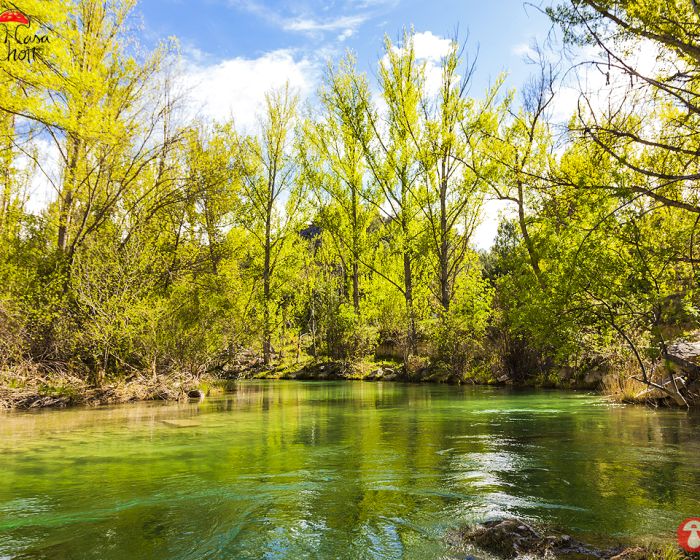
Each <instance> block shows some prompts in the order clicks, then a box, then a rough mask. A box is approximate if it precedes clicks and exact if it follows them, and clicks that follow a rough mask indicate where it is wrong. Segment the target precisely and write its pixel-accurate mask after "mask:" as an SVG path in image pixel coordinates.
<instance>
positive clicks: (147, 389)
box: [0, 359, 669, 410]
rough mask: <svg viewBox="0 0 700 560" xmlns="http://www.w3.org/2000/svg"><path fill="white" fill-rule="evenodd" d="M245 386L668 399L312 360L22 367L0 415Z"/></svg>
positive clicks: (586, 380)
mask: <svg viewBox="0 0 700 560" xmlns="http://www.w3.org/2000/svg"><path fill="white" fill-rule="evenodd" d="M244 380H298V381H367V382H374V381H387V382H394V381H398V382H405V383H440V384H450V385H462V384H470V385H484V386H511V387H522V388H546V389H560V390H575V391H582V390H585V391H594V392H597V393H600V394H601V395H603V396H606V397H607V398H609V399H610V400H611V401H613V402H619V403H625V404H645V405H653V406H664V405H666V404H669V403H668V402H667V401H668V398H667V396H665V395H663V394H660V393H659V392H650V391H648V390H646V388H645V386H644V385H643V384H642V383H640V382H639V381H635V380H633V379H631V378H627V377H625V380H624V382H622V381H620V380H618V378H617V377H615V376H613V375H608V376H601V375H591V374H590V373H589V374H586V375H574V374H569V375H563V376H562V375H553V376H547V375H540V376H535V377H532V376H528V377H526V379H525V380H524V381H518V380H514V379H512V378H510V377H508V376H502V377H499V378H494V377H492V376H489V375H486V374H478V373H477V374H474V375H471V376H466V377H465V376H458V375H455V374H453V373H451V372H449V371H446V370H444V369H438V368H430V367H423V368H417V369H416V370H414V371H408V372H407V371H406V369H405V368H404V366H403V364H401V363H399V362H396V361H391V360H364V361H359V362H354V363H345V362H339V361H313V360H311V359H308V360H306V361H301V362H294V363H287V364H280V365H277V366H263V365H262V364H260V363H248V364H244V365H242V366H239V367H238V368H237V369H236V370H233V371H226V370H222V371H219V372H217V373H206V374H201V373H200V374H197V375H195V374H192V373H187V372H176V373H173V372H169V373H157V374H155V375H154V374H152V373H151V372H135V373H133V374H131V375H129V376H125V377H121V378H111V379H106V380H102V381H101V382H100V383H99V384H97V383H94V382H92V383H91V382H89V381H87V380H86V379H85V377H84V376H80V375H77V374H75V373H72V372H70V371H69V370H68V369H66V368H59V367H52V368H51V367H47V366H45V365H44V366H41V367H40V366H38V365H23V366H22V367H19V368H15V369H12V370H8V369H5V370H0V410H2V409H17V410H29V409H38V408H65V407H69V406H79V405H84V406H101V405H112V404H122V403H129V402H138V401H158V400H160V401H182V400H187V399H189V398H204V397H206V396H211V395H213V394H220V393H222V392H224V391H225V390H226V386H227V385H228V384H230V383H234V382H237V381H244Z"/></svg>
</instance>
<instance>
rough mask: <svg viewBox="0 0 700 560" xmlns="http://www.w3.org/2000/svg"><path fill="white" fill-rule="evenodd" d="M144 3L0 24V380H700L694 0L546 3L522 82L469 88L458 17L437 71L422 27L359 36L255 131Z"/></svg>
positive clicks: (270, 100) (85, 6) (631, 391)
mask: <svg viewBox="0 0 700 560" xmlns="http://www.w3.org/2000/svg"><path fill="white" fill-rule="evenodd" d="M2 8H3V9H11V8H13V6H10V5H7V4H6V3H3V5H2ZM134 8H135V0H114V1H111V2H105V1H101V0H53V1H50V2H47V1H42V0H27V1H26V2H24V3H23V6H22V12H23V13H25V14H27V16H28V18H29V19H30V20H31V22H32V25H31V27H30V26H27V25H22V24H21V23H17V22H7V23H4V24H3V25H4V29H3V31H4V32H5V33H4V39H5V40H4V43H3V46H2V47H0V50H2V49H7V52H6V53H5V52H3V57H2V64H0V70H1V72H2V80H1V81H0V146H1V148H0V150H1V151H0V153H1V154H2V160H3V161H2V168H1V172H2V176H1V178H0V385H2V386H3V387H4V388H5V392H6V394H8V393H9V392H11V391H12V390H23V389H24V388H26V387H30V386H32V387H34V388H35V389H36V388H37V387H38V390H39V392H42V391H43V392H44V393H46V392H47V391H49V392H50V391H58V392H60V391H67V390H69V388H70V385H71V384H73V385H75V384H83V385H81V386H84V387H100V386H103V385H105V384H108V383H110V382H114V381H115V380H125V379H130V378H138V379H142V380H146V379H161V380H163V379H165V380H168V379H171V380H175V379H181V378H182V376H183V375H184V376H191V377H193V378H196V379H201V378H203V377H206V376H212V377H217V376H218V377H227V376H238V375H246V374H250V375H253V374H254V375H265V374H271V375H274V374H281V373H282V372H285V371H293V370H299V369H302V368H305V367H307V368H308V367H311V366H312V365H314V364H316V365H318V364H334V365H336V366H337V365H338V364H339V365H340V367H342V369H343V371H345V372H347V373H348V375H357V376H360V377H361V376H363V375H366V374H367V373H370V372H372V371H375V370H376V369H377V368H378V367H384V368H385V369H390V370H391V371H393V372H396V374H397V375H398V376H399V377H401V378H405V379H410V380H418V379H433V380H450V381H460V382H465V381H474V382H482V383H488V382H506V381H507V382H513V383H536V384H541V385H559V386H577V385H579V384H582V383H584V382H585V381H586V380H588V382H589V383H599V382H600V381H601V380H602V381H603V385H604V386H605V387H606V388H607V390H609V391H611V392H615V393H617V394H618V396H620V397H622V398H634V397H635V396H638V395H640V393H642V392H643V391H645V390H646V388H647V387H650V388H651V389H654V390H655V393H654V394H655V395H656V396H669V397H671V398H672V400H673V401H674V402H676V403H678V404H682V405H685V404H686V403H687V401H691V400H692V399H693V398H694V394H695V393H696V392H697V387H695V388H694V386H693V383H697V380H698V371H697V370H698V368H697V367H696V366H693V365H692V364H686V366H685V367H679V366H677V365H676V366H674V367H671V366H670V365H669V364H670V362H671V361H670V360H669V351H668V348H669V345H670V344H671V343H672V342H673V341H676V340H678V339H680V338H682V337H686V338H691V339H692V336H693V334H694V331H695V330H696V329H698V328H699V326H700V315H699V314H700V294H699V293H698V290H697V286H698V280H699V278H700V276H699V274H700V271H698V270H697V268H698V265H699V264H700V256H699V255H698V253H700V240H699V239H698V237H699V236H700V231H699V230H698V225H699V224H700V198H699V195H700V190H699V189H698V180H699V179H700V168H699V166H698V163H699V161H700V160H698V153H699V150H700V138H699V137H698V131H700V99H699V97H698V95H699V94H700V74H699V73H698V68H699V67H700V35H699V33H700V32H699V31H698V29H699V26H698V24H699V22H700V10H698V8H697V6H696V3H695V2H693V1H690V0H665V1H663V2H656V1H654V2H652V1H648V0H572V1H571V2H568V3H562V4H552V5H550V6H548V7H546V8H543V9H546V11H547V14H548V15H549V17H550V18H551V20H552V45H550V46H549V47H550V48H549V49H547V48H541V49H539V48H535V49H533V50H532V55H531V56H532V59H533V60H532V63H533V64H532V70H533V72H532V78H531V80H530V81H529V82H528V83H527V84H525V85H524V87H522V88H521V90H520V91H512V90H509V89H507V88H506V87H505V85H504V77H500V78H498V79H496V80H494V83H493V85H492V86H491V87H490V88H488V89H486V90H485V91H477V88H476V87H475V86H474V83H473V82H474V79H473V76H474V68H475V64H478V57H477V58H475V57H474V56H473V54H474V53H473V52H472V53H471V54H472V56H470V50H469V48H468V45H467V44H466V43H463V42H461V40H460V39H459V38H458V37H455V39H454V41H453V43H452V47H451V50H450V52H449V53H448V54H447V55H446V56H444V57H443V58H442V60H441V61H440V62H439V71H438V72H432V73H428V72H427V71H426V66H425V62H424V61H421V60H420V59H418V58H417V57H416V53H415V49H414V41H413V31H411V30H407V31H405V32H404V33H402V34H401V35H400V36H399V37H398V38H397V39H395V40H392V39H390V38H387V39H386V41H385V44H384V49H383V55H382V56H381V58H380V59H379V60H378V61H377V72H376V75H372V74H366V73H362V72H360V71H358V69H357V64H356V61H355V59H354V57H353V55H352V54H351V53H348V54H347V55H346V56H345V57H343V58H342V59H340V60H336V61H331V62H329V65H328V67H327V69H326V72H325V74H324V78H323V81H322V84H321V86H320V87H319V89H318V91H317V92H316V94H315V95H314V96H313V98H312V99H311V100H309V101H306V102H304V101H303V100H300V99H299V97H298V95H297V93H296V92H295V91H293V89H292V88H290V87H289V86H285V84H280V87H279V88H278V89H276V90H274V91H270V92H269V93H268V94H267V95H266V97H265V100H264V109H263V111H261V114H260V118H259V126H258V128H257V130H242V129H240V128H238V127H237V123H236V122H233V121H231V122H211V121H206V120H204V119H199V118H193V117H190V116H188V114H189V113H188V112H187V111H185V110H183V103H184V101H185V100H186V98H187V91H186V90H185V89H184V88H182V87H181V81H180V80H179V79H178V70H177V69H178V68H179V65H178V63H177V61H178V58H179V54H178V47H177V44H176V43H174V42H167V43H163V44H162V45H161V46H160V47H158V48H157V49H156V50H155V51H153V52H144V51H143V48H142V45H139V44H138V41H137V38H138V32H137V31H138V30H137V29H136V27H135V26H134V24H133V11H134ZM662 16H663V17H662ZM378 47H380V46H379V45H378ZM552 49H553V50H555V51H558V52H557V53H555V54H556V56H555V55H553V54H552V52H551V51H552ZM640 52H653V56H652V58H653V65H652V66H651V67H648V66H649V65H645V64H642V63H641V62H639V57H638V56H637V55H638V54H639V53H640ZM562 53H564V54H562ZM565 90H566V91H569V92H571V91H573V90H575V91H576V101H575V103H574V104H573V105H572V108H573V112H571V114H570V115H567V120H566V122H557V120H556V119H555V118H554V117H553V115H554V114H555V111H554V109H555V108H557V107H561V106H562V104H561V99H560V98H561V93H562V91H565ZM48 145H51V146H53V147H54V148H55V151H56V152H57V153H58V154H59V161H58V162H57V165H58V167H59V169H60V177H59V180H56V177H55V176H54V175H53V174H52V173H50V172H49V168H51V167H52V166H53V167H55V165H56V163H55V162H51V161H50V157H49V153H48V150H47V149H46V146H48ZM37 177H42V178H43V179H42V180H44V181H47V180H51V187H52V189H53V192H54V197H53V202H51V203H50V204H49V205H48V206H47V207H46V208H44V209H43V210H36V209H35V208H30V206H29V205H28V202H29V196H28V193H29V192H31V190H32V185H33V184H34V182H35V181H36V180H37V179H36V178H37ZM492 200H498V201H501V206H502V207H503V208H505V211H504V212H503V213H502V216H501V221H500V225H499V229H498V236H497V238H496V241H495V243H494V245H493V246H492V247H491V248H490V249H489V250H477V249H476V247H475V244H474V239H473V238H474V232H475V230H476V228H477V227H478V225H479V224H480V223H481V221H482V220H483V219H484V215H485V208H486V207H487V206H488V205H489V201H492ZM324 367H325V366H324ZM673 371H675V372H676V375H674V374H673V373H671V375H670V377H668V376H669V372H673Z"/></svg>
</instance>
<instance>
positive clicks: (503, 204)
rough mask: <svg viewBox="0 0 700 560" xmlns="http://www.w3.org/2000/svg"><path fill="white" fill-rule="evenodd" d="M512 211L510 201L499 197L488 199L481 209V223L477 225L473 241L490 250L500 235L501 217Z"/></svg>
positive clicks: (476, 245) (479, 246)
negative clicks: (498, 198)
mask: <svg viewBox="0 0 700 560" xmlns="http://www.w3.org/2000/svg"><path fill="white" fill-rule="evenodd" d="M510 213H512V209H510V208H509V205H508V202H507V201H504V200H497V199H493V198H491V199H487V200H486V201H484V205H483V207H482V209H481V223H480V224H479V225H478V226H477V227H476V230H475V231H474V235H473V236H472V243H473V245H474V246H475V247H476V248H477V249H484V250H488V249H490V248H491V247H493V244H494V242H495V241H496V235H498V224H499V223H500V221H501V217H502V216H504V215H508V214H510Z"/></svg>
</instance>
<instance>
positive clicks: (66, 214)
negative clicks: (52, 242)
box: [56, 135, 81, 252]
mask: <svg viewBox="0 0 700 560" xmlns="http://www.w3.org/2000/svg"><path fill="white" fill-rule="evenodd" d="M80 148H81V142H80V140H79V139H76V138H73V137H72V136H70V135H69V137H68V149H67V152H68V164H67V165H66V169H65V171H64V173H63V190H62V192H61V194H60V197H59V200H58V236H57V239H56V247H57V249H58V250H59V251H61V252H65V250H66V244H67V239H68V227H69V226H70V219H71V212H72V210H73V197H74V196H75V180H76V174H77V167H78V157H79V152H80Z"/></svg>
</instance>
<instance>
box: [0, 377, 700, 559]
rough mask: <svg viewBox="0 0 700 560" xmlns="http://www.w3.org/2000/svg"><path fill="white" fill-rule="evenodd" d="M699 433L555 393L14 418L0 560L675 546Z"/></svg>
mask: <svg viewBox="0 0 700 560" xmlns="http://www.w3.org/2000/svg"><path fill="white" fill-rule="evenodd" d="M698 514H700V417H698V416H693V415H689V414H687V413H683V412H675V411H651V410H648V409H644V408H639V407H611V406H608V405H606V404H605V403H604V402H603V401H602V400H600V399H599V398H597V397H594V396H587V395H583V394H572V393H559V392H551V391H549V392H545V391H542V392H507V391H503V390H498V389H489V388H473V387H448V386H436V385H422V386H414V385H400V384H387V383H384V384H382V383H361V382H358V383H351V382H337V383H335V382H330V383H301V382H291V381H290V382H260V383H245V384H241V385H239V386H238V388H237V390H236V392H235V393H233V394H230V395H227V396H225V397H222V398H219V399H209V400H207V401H205V402H204V403H201V404H200V403H191V404H182V405H164V404H155V403H151V404H137V405H126V406H120V407H112V408H104V409H72V410H65V411H43V412H39V413H11V414H9V413H8V414H2V415H0V558H2V559H5V558H11V559H21V558H22V559H24V558H26V559H29V558H32V559H34V558H47V559H49V558H50V559H54V560H59V559H81V558H91V559H93V558H94V559H98V558H99V559H115V560H116V559H119V560H122V559H140V558H144V559H154V560H159V559H193V560H194V559H197V560H200V559H209V558H211V559H214V558H216V559H219V558H256V559H257V558H266V559H276V558H319V559H331V558H416V559H419V558H420V559H427V558H439V557H449V554H450V552H449V550H448V548H447V546H446V544H445V539H444V535H445V533H446V532H447V531H448V530H449V529H450V528H453V527H457V526H459V525H461V524H465V523H473V522H478V521H483V520H484V519H486V518H489V517H493V516H499V515H515V516H519V517H523V518H527V519H531V520H534V521H541V522H546V523H550V524H553V525H555V526H558V527H560V528H561V529H562V530H565V531H567V532H569V533H573V534H575V535H577V536H580V537H585V538H588V539H589V540H591V539H596V538H597V537H600V536H602V535H614V536H618V537H621V538H627V537H644V538H648V537H656V538H660V539H666V540H672V539H673V536H674V533H675V528H676V526H677V525H678V523H679V522H680V521H681V520H682V519H683V518H685V517H689V516H691V515H698Z"/></svg>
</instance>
